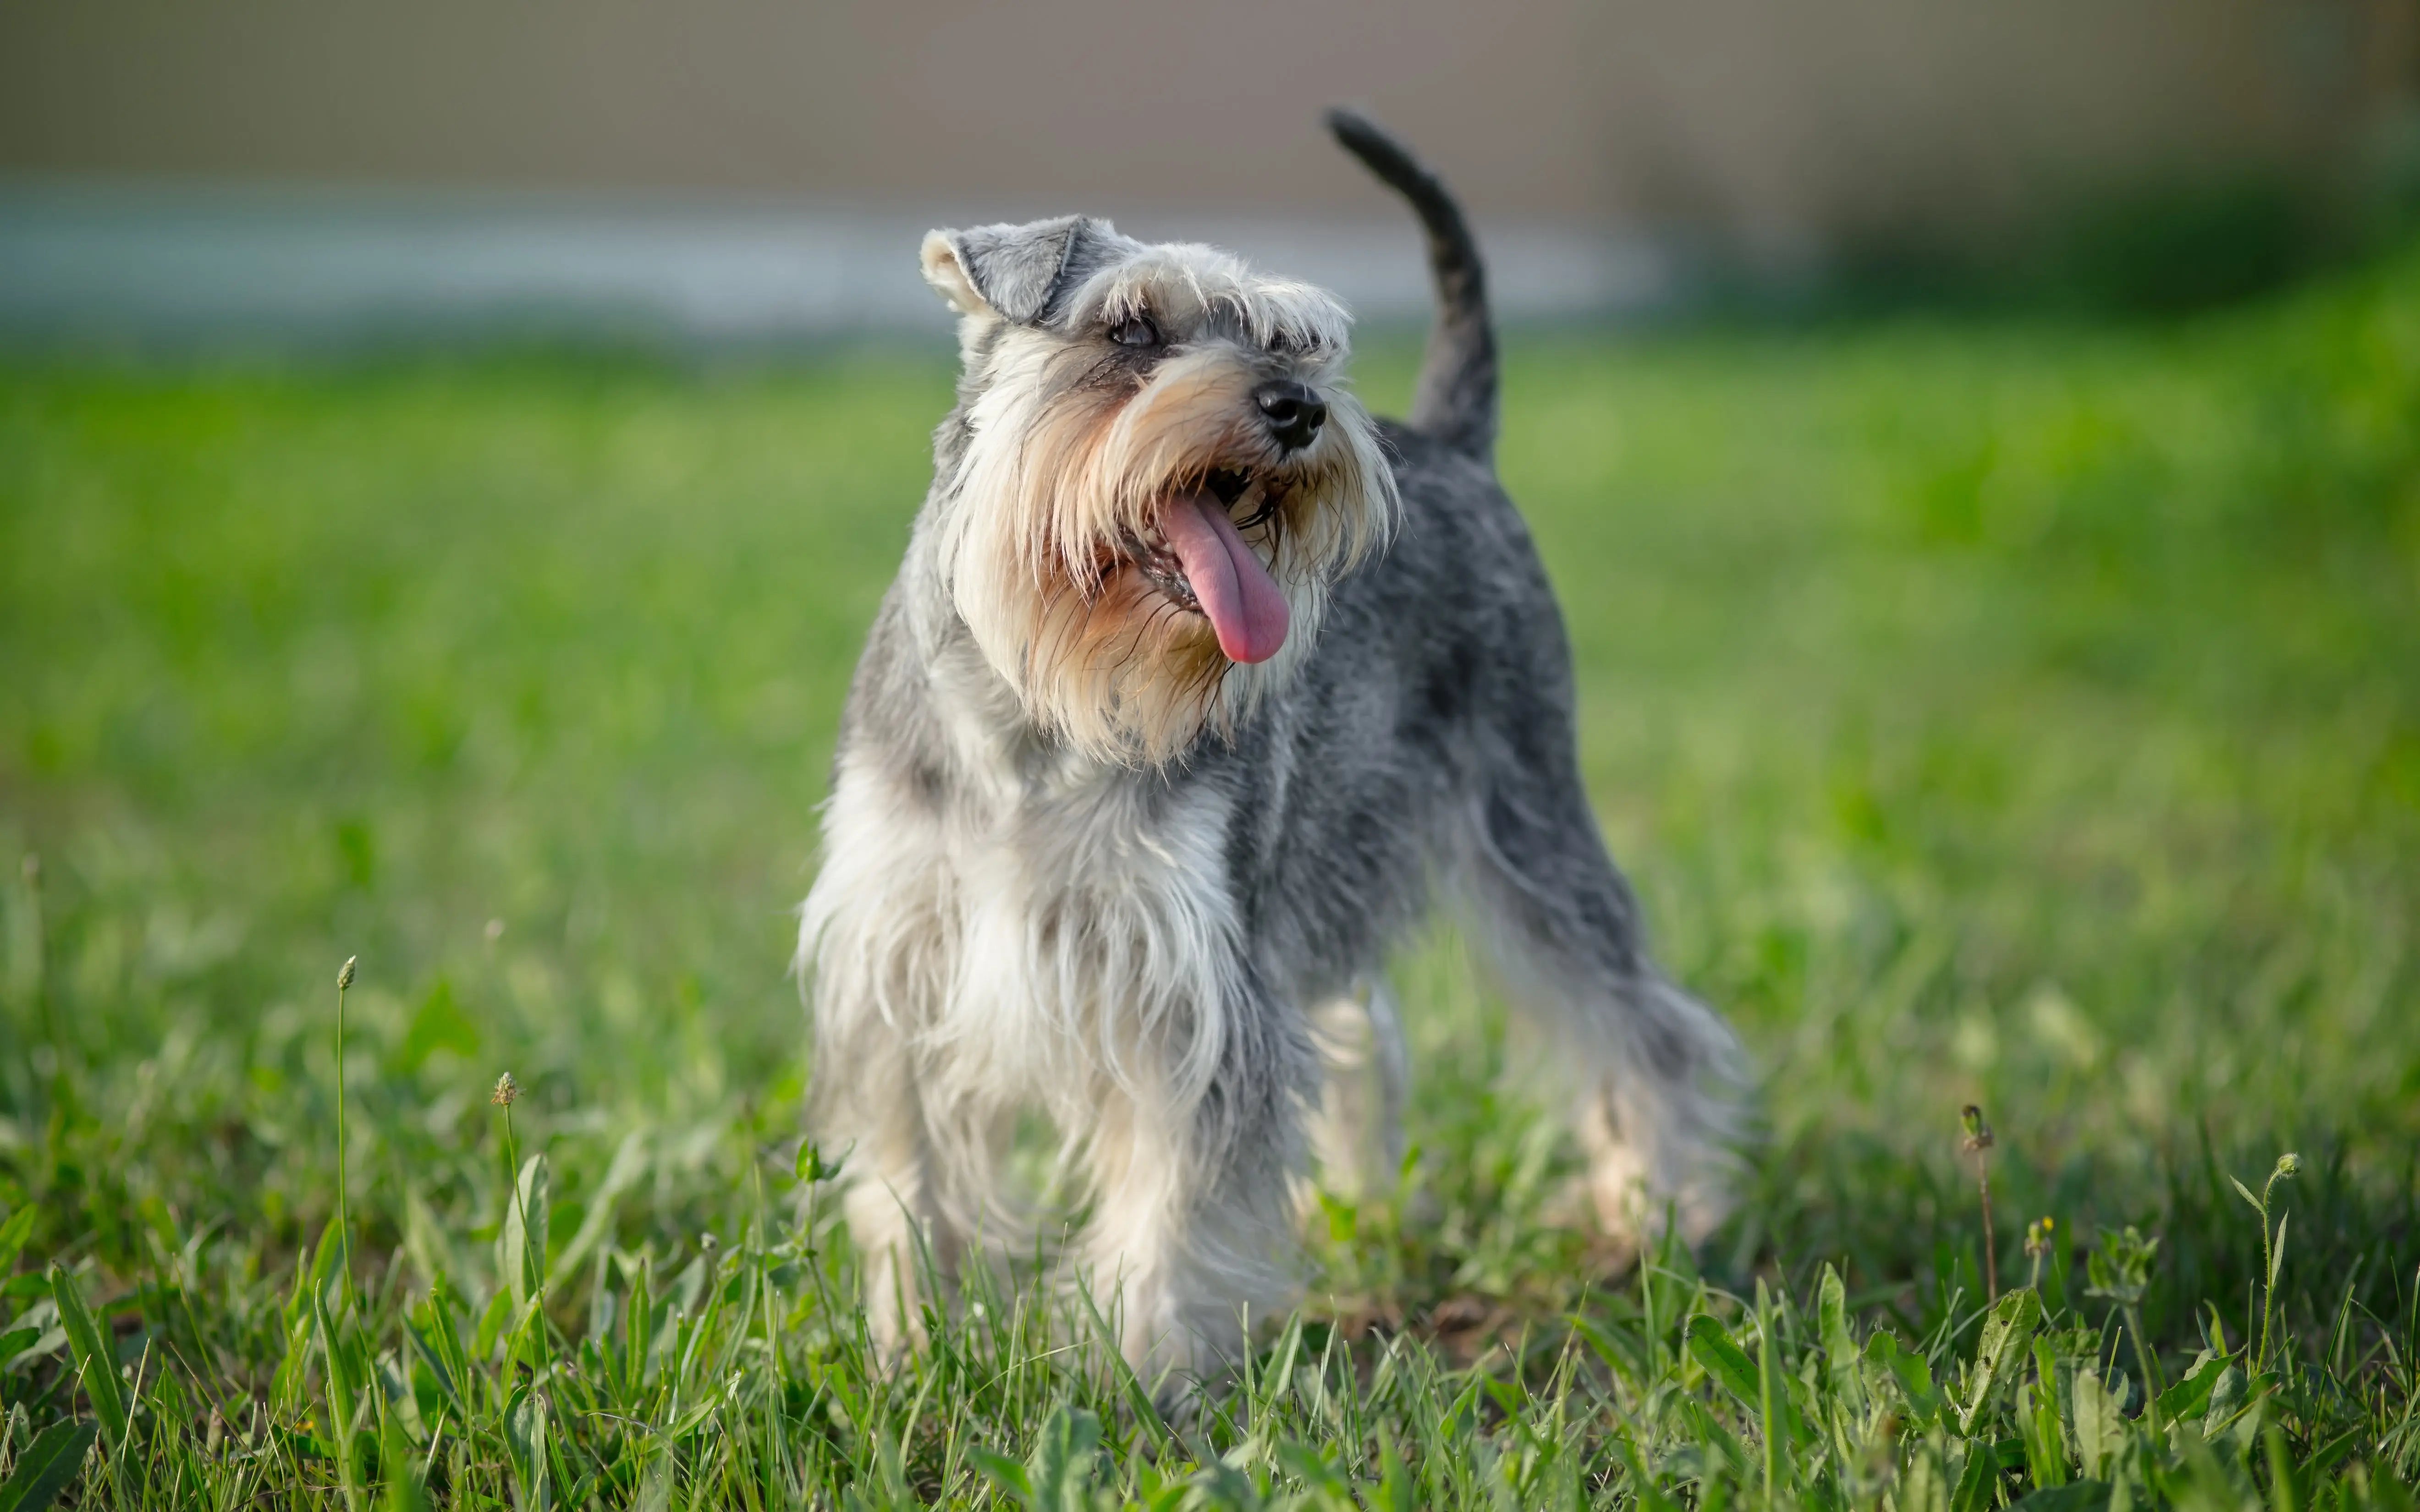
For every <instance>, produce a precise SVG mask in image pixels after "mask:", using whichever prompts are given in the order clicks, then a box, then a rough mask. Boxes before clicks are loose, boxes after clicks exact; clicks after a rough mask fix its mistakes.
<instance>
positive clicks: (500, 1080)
mask: <svg viewBox="0 0 2420 1512" xmlns="http://www.w3.org/2000/svg"><path fill="white" fill-rule="evenodd" d="M520 1095H521V1084H520V1083H519V1082H517V1081H515V1080H513V1073H512V1072H504V1074H503V1075H502V1076H499V1077H497V1078H496V1089H495V1090H494V1091H492V1092H490V1093H489V1094H488V1101H489V1102H490V1103H494V1104H496V1106H498V1107H500V1108H508V1107H511V1106H512V1105H513V1104H514V1103H518V1102H520Z"/></svg>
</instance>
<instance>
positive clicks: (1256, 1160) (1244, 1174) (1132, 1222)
mask: <svg viewBox="0 0 2420 1512" xmlns="http://www.w3.org/2000/svg"><path fill="white" fill-rule="evenodd" d="M1263 1028H1264V1032H1261V1033H1259V1034H1249V1033H1246V1034H1238V1035H1236V1036H1235V1037H1234V1038H1235V1039H1237V1040H1240V1041H1243V1042H1244V1043H1243V1045H1242V1046H1240V1047H1239V1046H1237V1045H1234V1044H1231V1046H1230V1050H1229V1054H1228V1055H1227V1056H1225V1057H1222V1061H1223V1063H1222V1064H1221V1066H1220V1068H1219V1071H1218V1075H1217V1076H1216V1077H1215V1079H1214V1080H1213V1081H1212V1083H1211V1085H1210V1086H1209V1088H1207V1090H1206V1091H1205V1092H1204V1093H1203V1094H1202V1096H1201V1097H1200V1098H1198V1099H1196V1100H1190V1101H1189V1102H1188V1100H1185V1099H1180V1098H1173V1097H1169V1096H1161V1095H1155V1094H1154V1093H1152V1092H1150V1091H1148V1090H1140V1089H1133V1088H1119V1089H1115V1090H1112V1091H1109V1092H1108V1093H1107V1094H1106V1095H1105V1096H1104V1097H1103V1098H1102V1100H1101V1102H1100V1103H1099V1117H1098V1121H1097V1122H1096V1123H1095V1125H1094V1137H1093V1139H1092V1141H1091V1149H1092V1163H1093V1173H1092V1174H1093V1185H1094V1194H1095V1200H1094V1211H1093V1219H1092V1225H1091V1227H1090V1229H1089V1230H1088V1232H1087V1233H1086V1235H1085V1242H1084V1246H1083V1253H1084V1257H1085V1259H1086V1270H1085V1273H1084V1275H1083V1280H1084V1281H1085V1282H1086V1284H1088V1285H1090V1286H1091V1287H1092V1288H1093V1294H1094V1299H1095V1301H1096V1302H1098V1303H1099V1304H1101V1305H1102V1307H1103V1310H1104V1312H1105V1313H1106V1314H1108V1315H1109V1317H1110V1318H1111V1319H1113V1321H1114V1326H1115V1327H1116V1329H1117V1335H1118V1345H1119V1348H1120V1350H1122V1351H1123V1352H1124V1353H1125V1357H1126V1360H1127V1362H1128V1363H1129V1364H1131V1365H1133V1366H1134V1368H1135V1371H1136V1373H1137V1374H1138V1375H1139V1376H1140V1377H1141V1379H1142V1380H1143V1381H1144V1382H1145V1383H1146V1384H1148V1385H1151V1386H1152V1387H1153V1388H1154V1389H1155V1390H1156V1392H1157V1393H1158V1394H1159V1395H1160V1396H1162V1397H1163V1399H1166V1398H1171V1397H1173V1396H1178V1395H1180V1394H1181V1393H1183V1392H1184V1391H1186V1390H1187V1388H1189V1387H1190V1386H1191V1385H1192V1384H1193V1383H1194V1382H1195V1381H1200V1380H1202V1379H1203V1378H1206V1377H1209V1376H1211V1375H1212V1374H1213V1373H1214V1372H1217V1371H1219V1370H1221V1369H1223V1368H1226V1367H1231V1366H1233V1365H1234V1364H1235V1363H1237V1362H1238V1361H1239V1360H1240V1359H1241V1358H1242V1353H1243V1350H1244V1348H1245V1346H1246V1343H1247V1337H1246V1330H1247V1329H1248V1327H1249V1324H1250V1323H1251V1322H1252V1321H1254V1320H1257V1319H1264V1318H1266V1317H1269V1316H1271V1315H1272V1314H1273V1313H1275V1312H1278V1311H1280V1310H1282V1309H1283V1308H1284V1307H1286V1306H1288V1305H1290V1304H1291V1303H1292V1301H1293V1298H1294V1293H1295V1289H1296V1288H1295V1283H1294V1276H1293V1265H1292V1263H1291V1262H1292V1259H1293V1244H1294V1235H1293V1227H1292V1224H1291V1221H1290V1213H1291V1204H1290V1202H1289V1199H1288V1194H1289V1188H1290V1184H1291V1181H1292V1180H1293V1178H1294V1177H1295V1173H1296V1172H1297V1171H1298V1169H1299V1168H1300V1166H1301V1164H1302V1134H1301V1130H1300V1127H1299V1118H1298V1114H1297V1109H1298V1107H1299V1106H1300V1105H1301V1103H1302V1101H1303V1093H1304V1091H1305V1090H1306V1088H1307V1084H1308V1083H1309V1082H1310V1081H1311V1078H1312V1076H1313V1074H1314V1071H1315V1064H1316V1062H1315V1059H1314V1057H1313V1056H1312V1054H1311V1048H1310V1045H1309V1042H1308V1041H1307V1039H1306V1037H1305V1036H1303V1034H1302V1033H1301V1032H1300V1031H1299V1028H1298V1027H1295V1026H1288V1027H1286V1028H1284V1029H1280V1030H1277V1031H1276V1032H1269V1031H1270V1030H1271V1029H1274V1028H1275V1026H1274V1025H1273V1024H1264V1026H1263Z"/></svg>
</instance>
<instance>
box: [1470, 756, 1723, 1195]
mask: <svg viewBox="0 0 2420 1512" xmlns="http://www.w3.org/2000/svg"><path fill="white" fill-rule="evenodd" d="M1522 744H1523V745H1525V746H1527V749H1523V750H1515V751H1513V752H1510V753H1508V757H1507V759H1503V760H1499V761H1497V762H1494V763H1492V764H1490V766H1489V768H1488V770H1487V773H1486V781H1485V784H1484V786H1483V788H1482V790H1481V794H1480V795H1479V801H1478V803H1477V806H1476V810H1477V811H1476V812H1475V814H1474V815H1473V823H1472V825H1471V831H1472V833H1471V837H1470V856H1469V862H1470V865H1469V872H1470V876H1469V882H1470V890H1471V892H1472V893H1473V895H1474V898H1473V901H1474V903H1476V905H1477V909H1478V912H1479V914H1480V916H1481V924H1482V926H1483V930H1482V933H1484V934H1485V936H1486V937H1487V939H1488V943H1489V945H1490V946H1491V947H1492V953H1493V954H1494V956H1495V958H1496V963H1497V967H1498V970H1499V973H1500V975H1501V977H1502V979H1503V980H1504V983H1505V986H1506V988H1507V990H1508V992H1509V993H1510V994H1511V995H1512V999H1513V1002H1514V1004H1515V1006H1516V1007H1517V1008H1520V1009H1522V1010H1524V1011H1528V1012H1530V1013H1533V1014H1535V1015H1536V1016H1537V1017H1539V1018H1541V1019H1542V1020H1544V1028H1545V1030H1546V1032H1547V1034H1548V1035H1549V1036H1550V1037H1551V1038H1550V1042H1551V1044H1552V1046H1553V1049H1554V1051H1555V1053H1556V1055H1557V1057H1558V1058H1559V1059H1560V1060H1562V1061H1563V1062H1565V1063H1566V1064H1568V1065H1570V1066H1571V1067H1572V1068H1573V1070H1574V1071H1575V1072H1576V1075H1577V1082H1578V1085H1577V1088H1576V1089H1575V1090H1576V1094H1577V1095H1576V1099H1575V1106H1574V1108H1573V1113H1574V1122H1575V1127H1576V1131H1577V1133H1578V1134H1579V1138H1580V1141H1581V1144H1582V1146H1583V1148H1584V1149H1586V1151H1587V1154H1588V1160H1589V1178H1588V1180H1589V1195H1590V1200H1591V1203H1592V1205H1593V1207H1594V1209H1595V1211H1596V1216H1597V1219H1598V1221H1599V1222H1600V1223H1601V1224H1602V1225H1603V1226H1604V1227H1605V1229H1606V1232H1607V1233H1608V1234H1609V1235H1611V1236H1612V1237H1614V1238H1617V1239H1621V1240H1624V1241H1628V1242H1638V1241H1640V1240H1642V1239H1644V1238H1645V1237H1646V1236H1647V1235H1648V1234H1649V1233H1651V1232H1652V1231H1653V1230H1654V1229H1656V1228H1657V1227H1660V1226H1661V1225H1662V1224H1663V1222H1664V1220H1665V1218H1666V1216H1667V1214H1670V1215H1672V1216H1673V1217H1674V1218H1675V1219H1676V1220H1677V1223H1678V1226H1679V1227H1680V1230H1681V1232H1682V1233H1683V1236H1684V1237H1685V1238H1687V1239H1689V1240H1691V1241H1695V1240H1698V1239H1700V1238H1702V1237H1703V1236H1704V1234H1705V1233H1706V1231H1707V1230H1708V1229H1710V1228H1711V1227H1713V1226H1714V1223H1715V1221H1716V1220H1717V1219H1719V1218H1720V1217H1721V1215H1722V1212H1723V1210H1724V1206H1725V1196H1724V1192H1723V1181H1722V1178H1723V1176H1724V1175H1725V1173H1726V1168H1727V1167H1728V1165H1730V1149H1729V1142H1730V1137H1731V1135H1732V1133H1733V1129H1732V1120H1733V1103H1732V1101H1731V1098H1732V1096H1733V1093H1734V1089H1735V1084H1736V1076H1737V1072H1736V1070H1735V1067H1736V1059H1737V1046H1736V1042H1735V1041H1733V1039H1732V1037H1731V1034H1730V1029H1729V1028H1728V1027H1726V1026H1725V1025H1724V1024H1723V1022H1722V1021H1721V1020H1720V1019H1719V1018H1717V1017H1716V1016H1715V1015H1714V1013H1713V1012H1712V1011H1709V1010H1708V1009H1707V1008H1706V1007H1705V1006H1704V1005H1703V1004H1701V1003H1699V1002H1698V1001H1697V1000H1696V999H1695V998H1692V997H1691V996H1689V995H1687V994H1686V993H1683V991H1681V990H1680V989H1679V988H1678V987H1676V986H1674V985H1673V984H1672V983H1671V982H1669V981H1668V980H1665V978H1664V976H1663V975H1662V973H1660V972H1659V971H1658V970H1657V969H1656V967H1655V964H1654V963H1653V962H1652V960H1650V959H1649V957H1648V954H1647V950H1646V947H1645V943H1644V941H1643V939H1642V938H1641V932H1640V924H1639V919H1638V906H1637V902H1636V900H1635V899H1634V898H1633V897H1632V896H1631V892H1630V888H1629V886H1628V885H1627V884H1626V883H1625V882H1623V880H1622V878H1621V873H1620V872H1618V871H1616V870H1615V868H1614V865H1613V862H1612V860H1611V858H1610V857H1608V856H1606V850H1605V843H1604V841H1602V840H1601V839H1600V838H1599V836H1598V833H1597V827H1596V819H1595V816H1594V814H1592V813H1591V812H1590V809H1589V805H1588V797H1587V795H1586V793H1585V792H1584V791H1582V789H1581V787H1580V784H1579V779H1578V773H1577V771H1576V763H1575V761H1572V760H1570V759H1569V758H1563V759H1560V760H1559V759H1557V757H1558V756H1559V752H1560V751H1562V750H1567V749H1569V742H1568V737H1567V736H1566V737H1563V738H1560V739H1543V740H1532V741H1528V742H1523V743H1522Z"/></svg>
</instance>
